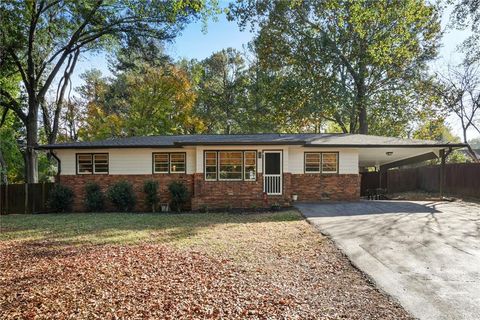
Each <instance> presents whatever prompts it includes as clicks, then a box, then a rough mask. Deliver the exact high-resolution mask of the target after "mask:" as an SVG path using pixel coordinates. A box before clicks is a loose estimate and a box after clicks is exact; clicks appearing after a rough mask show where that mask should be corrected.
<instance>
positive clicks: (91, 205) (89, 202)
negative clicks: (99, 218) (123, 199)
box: [85, 182, 105, 211]
mask: <svg viewBox="0 0 480 320" xmlns="http://www.w3.org/2000/svg"><path fill="white" fill-rule="evenodd" d="M85 208H86V209H87V211H103V209H104V208H105V197H104V195H103V192H102V189H100V186H99V185H98V184H97V183H95V182H89V183H87V184H86V186H85Z"/></svg>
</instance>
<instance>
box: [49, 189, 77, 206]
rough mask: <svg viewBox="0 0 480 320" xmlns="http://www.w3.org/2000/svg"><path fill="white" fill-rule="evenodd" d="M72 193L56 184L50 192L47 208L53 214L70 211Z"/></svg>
mask: <svg viewBox="0 0 480 320" xmlns="http://www.w3.org/2000/svg"><path fill="white" fill-rule="evenodd" d="M72 205H73V191H72V189H70V188H69V187H66V186H62V185H61V184H57V185H55V186H54V187H53V189H52V191H50V194H49V197H48V207H49V208H50V209H52V210H53V211H54V212H68V211H72Z"/></svg>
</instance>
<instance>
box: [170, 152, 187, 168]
mask: <svg viewBox="0 0 480 320" xmlns="http://www.w3.org/2000/svg"><path fill="white" fill-rule="evenodd" d="M170 172H172V173H185V153H170Z"/></svg>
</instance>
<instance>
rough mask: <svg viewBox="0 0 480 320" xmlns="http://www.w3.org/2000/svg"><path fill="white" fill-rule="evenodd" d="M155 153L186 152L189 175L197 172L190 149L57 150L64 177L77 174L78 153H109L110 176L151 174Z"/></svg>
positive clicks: (193, 153) (193, 155) (194, 157)
mask: <svg viewBox="0 0 480 320" xmlns="http://www.w3.org/2000/svg"><path fill="white" fill-rule="evenodd" d="M153 152H186V154H187V173H189V174H191V173H194V172H195V159H196V156H195V150H194V149H193V148H189V149H186V148H185V149H184V148H182V149H127V148H125V149H91V150H87V149H76V150H57V151H56V154H57V156H58V157H59V158H60V161H61V165H62V172H61V174H62V175H72V174H76V157H75V154H76V153H108V155H109V156H108V159H109V173H110V174H151V173H152V153H153Z"/></svg>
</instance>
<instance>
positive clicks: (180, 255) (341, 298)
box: [0, 211, 409, 319]
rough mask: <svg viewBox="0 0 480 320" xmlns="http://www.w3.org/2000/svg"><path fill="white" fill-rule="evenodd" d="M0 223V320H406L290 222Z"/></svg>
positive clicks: (279, 217) (122, 218) (133, 218)
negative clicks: (241, 319) (161, 319)
mask: <svg viewBox="0 0 480 320" xmlns="http://www.w3.org/2000/svg"><path fill="white" fill-rule="evenodd" d="M1 219H2V221H1V222H2V223H1V226H2V232H1V236H0V255H1V256H2V260H1V261H0V287H1V288H2V291H3V292H2V295H1V297H0V318H2V319H8V318H12V319H13V318H25V319H30V318H32V319H33V318H35V317H38V318H45V319H46V318H58V319H63V318H75V319H86V318H95V317H98V318H107V319H108V318H112V319H113V318H125V319H127V318H128V319H142V318H172V319H176V318H196V319H198V318H245V317H247V318H262V319H264V318H289V319H290V318H299V319H318V318H322V319H338V318H348V319H404V318H409V315H408V314H406V312H405V311H404V310H403V309H402V308H401V307H400V306H399V305H398V304H396V303H395V302H393V301H391V300H390V299H389V298H388V297H387V296H385V295H384V294H382V293H381V292H379V291H378V290H377V289H376V288H375V287H374V286H373V285H372V284H371V283H369V282H368V280H367V279H366V278H365V277H364V275H363V274H361V273H360V272H358V271H357V270H356V269H354V268H353V267H352V266H351V265H350V263H349V261H348V260H347V259H346V258H345V257H344V256H343V255H342V254H341V253H340V252H339V251H338V250H337V249H336V248H335V247H334V246H333V244H332V243H331V242H330V241H329V240H328V239H326V238H324V237H323V236H321V235H320V234H318V233H317V232H316V231H315V230H314V229H313V227H311V226H310V225H309V224H308V223H306V222H305V221H304V220H303V219H302V218H301V216H300V215H299V214H298V213H297V212H295V211H288V212H279V213H259V214H248V215H247V214H245V215H240V214H184V215H154V214H140V215H139V214H70V215H58V216H55V215H41V216H8V217H1Z"/></svg>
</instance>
